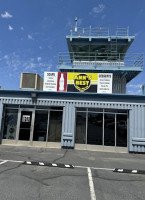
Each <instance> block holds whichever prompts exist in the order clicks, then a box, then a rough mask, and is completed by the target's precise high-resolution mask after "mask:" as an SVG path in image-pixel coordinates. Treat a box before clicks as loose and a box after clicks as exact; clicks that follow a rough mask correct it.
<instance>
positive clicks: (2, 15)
mask: <svg viewBox="0 0 145 200" xmlns="http://www.w3.org/2000/svg"><path fill="white" fill-rule="evenodd" d="M1 17H2V18H5V19H8V18H12V17H13V16H12V15H11V14H10V13H8V12H7V11H5V13H4V14H1Z"/></svg>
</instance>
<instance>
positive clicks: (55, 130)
mask: <svg viewBox="0 0 145 200" xmlns="http://www.w3.org/2000/svg"><path fill="white" fill-rule="evenodd" d="M61 132H62V111H50V118H49V131H48V142H61Z"/></svg>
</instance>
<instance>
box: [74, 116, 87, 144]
mask: <svg viewBox="0 0 145 200" xmlns="http://www.w3.org/2000/svg"><path fill="white" fill-rule="evenodd" d="M75 142H76V143H79V144H86V113H85V112H78V113H77V116H76V135H75Z"/></svg>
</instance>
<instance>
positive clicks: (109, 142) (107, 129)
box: [104, 114, 115, 146]
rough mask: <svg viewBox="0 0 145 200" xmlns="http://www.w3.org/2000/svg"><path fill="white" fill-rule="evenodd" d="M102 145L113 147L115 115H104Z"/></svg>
mask: <svg viewBox="0 0 145 200" xmlns="http://www.w3.org/2000/svg"><path fill="white" fill-rule="evenodd" d="M104 145H105V146H115V114H105V115H104Z"/></svg>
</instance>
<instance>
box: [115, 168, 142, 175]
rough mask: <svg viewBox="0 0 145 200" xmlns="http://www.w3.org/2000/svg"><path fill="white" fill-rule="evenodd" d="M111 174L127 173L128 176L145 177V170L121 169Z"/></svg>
mask: <svg viewBox="0 0 145 200" xmlns="http://www.w3.org/2000/svg"><path fill="white" fill-rule="evenodd" d="M113 172H117V173H128V174H143V175H145V170H136V169H121V168H115V169H114V170H113Z"/></svg>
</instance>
